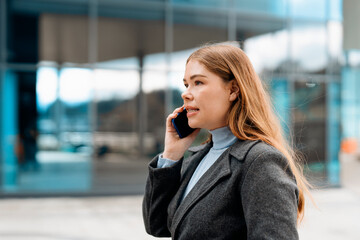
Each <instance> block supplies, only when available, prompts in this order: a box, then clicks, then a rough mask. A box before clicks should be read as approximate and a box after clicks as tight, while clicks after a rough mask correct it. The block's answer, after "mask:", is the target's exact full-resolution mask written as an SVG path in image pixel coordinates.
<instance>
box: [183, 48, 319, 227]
mask: <svg viewBox="0 0 360 240" xmlns="http://www.w3.org/2000/svg"><path fill="white" fill-rule="evenodd" d="M190 60H194V61H198V62H200V63H201V64H203V65H204V66H205V67H206V68H207V69H208V70H209V71H211V72H213V73H215V74H217V75H218V76H220V77H221V78H222V79H223V80H224V81H232V80H234V79H235V81H236V84H237V86H238V88H239V95H238V98H237V99H236V100H235V101H234V102H233V104H232V106H231V107H230V110H229V114H228V124H229V128H230V130H231V132H232V133H233V134H234V135H235V136H236V137H237V138H238V139H242V140H262V141H264V142H266V143H268V144H270V145H272V146H273V147H275V148H276V149H278V150H279V151H280V152H281V153H283V154H284V155H285V157H286V158H287V160H288V164H289V166H290V169H291V170H292V172H293V174H294V176H295V178H296V182H297V186H298V189H299V201H298V209H297V213H298V214H297V220H298V223H299V222H300V221H301V220H302V218H303V216H304V206H305V197H304V193H307V194H308V195H309V196H310V198H311V194H310V192H309V187H310V184H309V183H308V182H307V180H306V179H305V177H304V175H303V171H302V166H301V164H300V158H299V157H298V156H297V155H296V154H295V151H294V150H293V148H292V147H291V146H290V144H289V143H288V141H287V139H286V137H285V136H284V132H283V129H282V127H281V125H280V121H279V119H278V118H277V116H276V115H275V112H274V110H273V106H272V104H271V99H270V96H269V94H268V93H267V91H266V90H265V88H264V86H263V84H262V81H261V80H260V78H259V77H258V75H257V74H256V72H255V70H254V68H253V66H252V64H251V62H250V60H249V58H248V57H247V55H246V54H245V53H244V52H243V51H242V50H241V49H240V48H238V47H235V46H232V45H227V44H215V45H207V46H203V47H202V48H200V49H198V50H196V51H195V52H193V53H192V54H191V55H190V57H189V58H188V59H187V62H186V63H188V62H189V61H190ZM311 199H312V198H311Z"/></svg>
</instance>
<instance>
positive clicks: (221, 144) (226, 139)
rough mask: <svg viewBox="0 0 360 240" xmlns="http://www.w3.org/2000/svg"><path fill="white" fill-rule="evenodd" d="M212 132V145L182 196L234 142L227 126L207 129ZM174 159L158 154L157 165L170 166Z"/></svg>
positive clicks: (233, 137) (160, 166) (159, 166)
mask: <svg viewBox="0 0 360 240" xmlns="http://www.w3.org/2000/svg"><path fill="white" fill-rule="evenodd" d="M209 132H210V133H211V134H212V141H213V146H212V148H210V151H209V152H208V153H207V154H206V156H205V157H204V158H203V159H202V160H201V162H200V163H199V165H198V166H197V168H196V170H195V172H194V174H193V175H192V177H191V179H190V182H189V184H188V185H187V187H186V190H185V192H184V194H183V199H184V197H185V196H186V195H187V194H188V193H189V192H190V191H191V189H192V188H193V187H194V185H195V184H196V183H197V182H198V181H199V179H200V178H201V176H202V175H203V174H204V173H205V172H206V171H207V170H208V169H209V168H210V167H211V166H212V165H213V164H214V162H215V161H216V160H217V159H218V158H219V157H220V155H221V154H222V153H223V152H224V151H225V150H226V149H227V148H228V147H230V146H231V145H232V144H233V143H235V142H236V139H237V138H236V137H235V136H234V135H233V134H232V132H231V131H230V129H229V128H228V127H222V128H217V129H215V130H212V131H209ZM174 163H176V161H173V160H171V159H167V158H163V157H162V155H160V156H159V159H158V163H157V167H158V168H165V167H170V166H172V165H173V164H174Z"/></svg>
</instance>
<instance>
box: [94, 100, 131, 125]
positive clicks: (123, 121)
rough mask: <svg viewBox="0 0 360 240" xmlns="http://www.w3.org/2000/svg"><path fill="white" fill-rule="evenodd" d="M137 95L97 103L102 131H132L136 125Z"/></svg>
mask: <svg viewBox="0 0 360 240" xmlns="http://www.w3.org/2000/svg"><path fill="white" fill-rule="evenodd" d="M136 98H137V97H134V98H132V99H128V100H119V99H115V100H106V101H100V102H98V104H97V113H98V127H97V130H98V131H101V132H132V131H134V130H135V129H134V127H135V126H136V119H135V111H136V110H135V107H136V104H135V101H136Z"/></svg>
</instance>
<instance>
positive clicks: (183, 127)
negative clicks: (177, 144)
mask: <svg viewBox="0 0 360 240" xmlns="http://www.w3.org/2000/svg"><path fill="white" fill-rule="evenodd" d="M186 113H187V112H186V110H185V109H184V110H183V111H182V112H181V113H178V115H177V117H176V118H173V119H172V123H173V126H174V128H175V129H176V132H177V133H178V135H179V137H180V138H184V137H187V136H189V135H190V134H191V133H192V132H193V131H195V128H191V127H190V126H189V123H188V118H187V116H186Z"/></svg>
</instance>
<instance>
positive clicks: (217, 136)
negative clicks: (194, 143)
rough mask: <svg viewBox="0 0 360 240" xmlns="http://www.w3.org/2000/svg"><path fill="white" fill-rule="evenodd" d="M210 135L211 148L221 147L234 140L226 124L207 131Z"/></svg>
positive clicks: (227, 145) (228, 144) (225, 146)
mask: <svg viewBox="0 0 360 240" xmlns="http://www.w3.org/2000/svg"><path fill="white" fill-rule="evenodd" d="M209 132H210V133H211V135H212V141H213V149H223V148H227V147H229V146H231V145H232V144H233V143H234V142H236V139H237V138H236V137H235V136H234V134H233V133H232V132H231V131H230V129H229V127H228V126H225V127H221V128H217V129H214V130H211V131H209Z"/></svg>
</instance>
